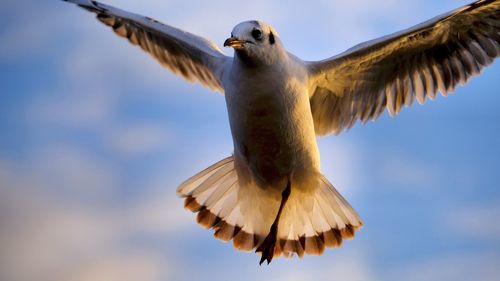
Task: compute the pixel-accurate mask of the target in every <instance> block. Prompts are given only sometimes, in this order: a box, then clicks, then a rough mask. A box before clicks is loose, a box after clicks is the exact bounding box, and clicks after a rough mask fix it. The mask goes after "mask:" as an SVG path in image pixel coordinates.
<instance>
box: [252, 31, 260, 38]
mask: <svg viewBox="0 0 500 281" xmlns="http://www.w3.org/2000/svg"><path fill="white" fill-rule="evenodd" d="M252 37H253V38H254V39H255V40H261V39H262V31H260V30H259V29H254V30H252Z"/></svg>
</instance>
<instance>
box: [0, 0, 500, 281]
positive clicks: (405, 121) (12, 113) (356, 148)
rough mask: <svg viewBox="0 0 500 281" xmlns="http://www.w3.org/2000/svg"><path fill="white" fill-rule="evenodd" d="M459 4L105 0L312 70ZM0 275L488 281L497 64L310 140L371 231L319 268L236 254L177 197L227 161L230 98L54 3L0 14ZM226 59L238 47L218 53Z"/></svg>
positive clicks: (4, 5) (0, 6) (495, 210)
mask: <svg viewBox="0 0 500 281" xmlns="http://www.w3.org/2000/svg"><path fill="white" fill-rule="evenodd" d="M467 2H468V1H462V0H460V1H459V0H441V1H432V0H425V1H424V0H418V1H417V0H407V1H399V0H379V1H371V0H350V1H339V0H335V1H333V0H318V1H316V0H311V1H308V2H307V5H306V4H304V3H305V2H303V1H300V2H299V1H258V0H255V1H245V2H242V1H219V2H217V3H213V2H212V1H202V0H195V1H167V0H165V1H161V0H143V1H132V0H113V1H112V0H107V1H106V3H109V4H112V5H115V6H119V7H121V8H124V9H127V10H131V11H134V12H136V13H140V14H144V15H148V16H151V17H154V18H156V19H158V20H161V21H163V22H165V23H168V24H171V25H173V26H176V27H180V28H182V29H185V30H189V31H190V32H193V33H195V34H199V35H202V36H205V37H207V38H210V39H212V40H213V41H214V42H216V43H217V44H218V45H219V46H221V45H222V42H223V41H224V39H225V38H227V37H228V35H229V33H230V31H231V29H232V27H233V26H234V25H235V24H236V23H238V22H240V21H243V20H248V19H262V20H265V21H267V22H269V23H271V24H272V25H274V26H275V28H276V29H277V30H278V32H279V33H280V35H281V38H282V40H283V42H284V43H285V45H286V46H287V48H288V49H289V50H291V51H292V52H293V53H295V54H296V55H298V56H299V57H301V58H304V59H308V60H315V59H323V58H326V57H329V56H332V55H334V54H336V53H339V52H341V51H343V50H345V49H347V48H349V47H351V46H353V45H355V44H357V43H360V42H362V41H365V40H368V39H373V38H376V37H379V36H382V35H385V34H388V33H391V32H394V31H397V30H400V29H403V28H406V27H409V26H411V25H414V24H417V23H419V22H422V21H424V20H426V19H429V18H431V17H433V16H436V15H438V14H440V13H443V12H446V11H448V10H451V9H453V8H456V7H458V6H460V5H463V4H466V3H467ZM0 38H2V39H1V42H2V43H1V44H0V70H1V75H0V248H1V249H2V250H1V251H0V280H6V281H10V280H12V281H25V280H42V281H45V280H56V281H63V280H64V281H67V280H69V281H73V280H75V281H86V280H108V281H109V280H111V281H114V280H121V281H123V280H125V281H127V280H176V281H177V280H178V281H183V280H215V279H217V280H234V279H235V278H238V280H256V279H261V280H287V281H298V280H346V281H357V280H367V281H381V280H398V281H399V280H439V281H446V280H454V281H457V280H473V279H474V280H475V279H479V280H486V281H488V280H491V281H492V280H498V276H500V268H499V267H498V264H500V222H499V221H498V218H499V217H500V189H499V187H500V186H499V185H500V141H499V139H500V106H499V104H500V95H499V90H498V89H499V87H498V77H500V65H499V64H498V62H497V63H496V64H494V65H492V66H491V67H489V68H488V69H486V70H485V71H484V72H483V73H482V75H481V76H479V77H476V78H474V79H472V80H471V81H470V82H469V83H468V84H467V85H466V86H465V87H460V88H459V89H457V90H456V92H455V93H454V94H452V95H451V96H449V97H446V98H444V97H439V98H438V99H437V100H436V101H434V102H431V103H427V104H426V105H425V106H419V105H416V106H414V107H412V108H408V109H405V110H404V111H403V112H402V114H401V115H400V116H398V117H397V118H389V117H388V116H387V115H384V116H383V117H382V118H380V120H378V121H377V122H371V123H369V124H367V125H364V126H363V125H359V124H358V125H356V126H355V127H354V128H353V129H351V130H350V131H349V132H347V133H344V134H343V135H341V136H339V137H335V136H330V137H325V138H321V139H319V143H320V150H321V153H322V169H323V172H324V173H325V175H326V176H327V177H328V178H329V179H330V181H331V182H332V183H333V184H334V185H335V186H336V187H337V188H338V189H339V190H340V191H341V193H343V194H344V195H345V197H346V198H347V199H348V200H349V201H350V202H351V204H352V205H353V207H355V208H356V209H357V210H358V212H359V213H360V215H361V216H362V217H363V219H364V221H365V227H364V228H363V229H362V230H361V231H360V232H358V235H357V237H356V238H355V239H354V240H352V241H347V242H346V243H345V244H344V246H343V247H342V248H341V249H330V250H327V251H326V252H325V254H324V255H323V256H321V257H316V256H312V257H309V256H308V257H305V258H304V259H302V260H300V259H297V258H295V259H291V260H286V259H277V260H274V261H273V263H272V264H271V266H258V260H259V258H258V256H256V255H255V254H248V253H243V252H237V251H235V250H234V249H233V248H232V246H231V245H230V244H224V243H222V242H220V241H218V240H215V239H214V238H213V237H212V234H211V232H210V231H207V230H204V229H202V228H200V227H199V226H198V225H197V224H196V222H195V220H194V215H193V214H191V213H189V212H187V211H185V210H184V209H183V207H182V200H181V199H179V198H177V197H176V195H175V189H176V187H177V185H178V184H179V183H180V182H182V181H183V180H184V179H186V178H188V177H189V176H191V175H193V174H195V173H196V172H198V171H199V170H201V169H203V168H205V167H207V166H208V165H210V164H212V163H214V162H216V161H218V160H220V159H222V158H224V157H226V156H227V155H229V154H230V153H231V151H232V143H231V137H230V132H229V127H228V122H227V117H226V114H227V113H226V109H225V103H224V99H223V97H222V96H221V95H219V94H217V93H213V92H210V91H209V90H206V89H204V88H202V87H201V86H199V85H196V84H189V83H186V82H184V81H183V80H182V79H181V78H178V77H176V76H174V75H172V74H170V73H169V72H168V71H167V70H165V69H163V68H162V67H161V66H159V65H158V64H157V63H156V62H155V61H153V60H152V59H150V57H149V56H148V55H146V54H144V53H142V51H140V50H139V49H138V48H135V47H132V46H130V45H129V44H128V43H126V42H125V41H124V40H122V39H121V38H117V37H116V36H115V35H114V34H113V33H112V32H111V31H110V30H108V28H106V27H105V26H103V25H102V24H100V23H98V22H97V21H96V20H95V19H94V18H93V16H92V15H90V14H89V13H86V12H84V11H83V10H81V9H78V8H77V7H75V6H73V5H70V4H68V3H64V2H62V1H28V0H3V1H2V2H1V3H0ZM224 51H225V52H226V53H227V54H228V55H229V54H231V50H228V49H226V50H224Z"/></svg>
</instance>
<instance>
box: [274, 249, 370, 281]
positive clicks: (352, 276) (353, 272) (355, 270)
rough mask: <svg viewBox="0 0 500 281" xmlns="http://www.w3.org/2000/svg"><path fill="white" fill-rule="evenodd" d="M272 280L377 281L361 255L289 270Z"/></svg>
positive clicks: (347, 256) (346, 256)
mask: <svg viewBox="0 0 500 281" xmlns="http://www.w3.org/2000/svg"><path fill="white" fill-rule="evenodd" d="M273 279H274V280H287V281H306V280H325V281H329V280H332V281H333V280H345V281H376V280H378V279H377V277H376V274H375V273H374V271H373V269H372V268H371V265H370V264H369V263H368V262H367V261H366V260H365V259H364V258H362V256H361V255H356V254H353V255H345V256H342V258H337V259H335V261H334V262H332V263H331V264H325V263H320V264H318V265H313V266H309V267H307V268H301V269H300V270H297V269H293V268H292V269H289V270H286V271H285V273H283V274H282V275H278V276H277V277H275V278H273Z"/></svg>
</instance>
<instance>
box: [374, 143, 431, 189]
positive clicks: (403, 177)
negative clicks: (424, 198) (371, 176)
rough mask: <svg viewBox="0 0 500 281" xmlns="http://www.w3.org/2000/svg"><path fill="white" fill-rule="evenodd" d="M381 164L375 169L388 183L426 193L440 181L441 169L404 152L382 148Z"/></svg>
mask: <svg viewBox="0 0 500 281" xmlns="http://www.w3.org/2000/svg"><path fill="white" fill-rule="evenodd" d="M380 150H381V151H380V154H381V155H383V157H380V159H379V160H378V161H379V162H380V163H379V164H378V165H377V166H376V167H375V169H376V172H377V174H378V176H380V177H381V178H383V179H384V181H386V182H387V183H392V184H393V185H394V186H397V187H398V189H400V188H401V187H406V188H416V190H418V191H419V192H420V191H424V190H428V189H430V188H432V186H435V184H436V182H438V180H439V173H438V172H439V167H436V166H435V164H433V163H424V162H421V161H420V160H419V159H416V158H415V157H414V156H410V155H408V153H406V152H404V151H399V150H395V149H392V148H388V147H386V148H381V149H380Z"/></svg>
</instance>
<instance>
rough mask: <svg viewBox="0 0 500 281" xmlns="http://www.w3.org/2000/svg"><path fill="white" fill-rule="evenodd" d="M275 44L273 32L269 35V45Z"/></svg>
mask: <svg viewBox="0 0 500 281" xmlns="http://www.w3.org/2000/svg"><path fill="white" fill-rule="evenodd" d="M274 42H276V41H275V40H274V34H273V33H272V32H271V33H269V44H271V45H273V44H274Z"/></svg>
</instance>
